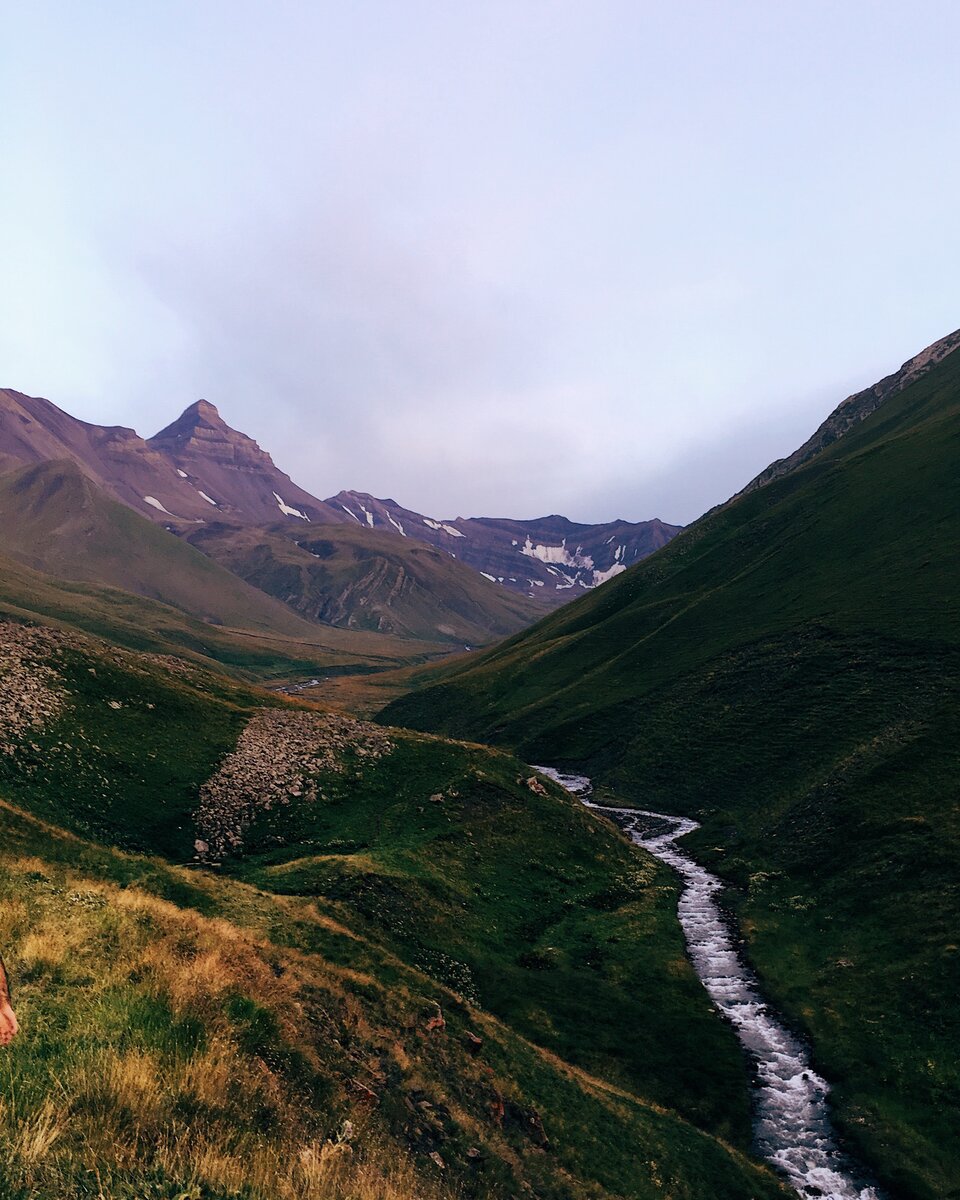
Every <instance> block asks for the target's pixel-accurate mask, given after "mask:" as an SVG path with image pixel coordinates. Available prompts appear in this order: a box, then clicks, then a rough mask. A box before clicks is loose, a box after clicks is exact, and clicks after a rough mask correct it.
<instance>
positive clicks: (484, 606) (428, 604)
mask: <svg viewBox="0 0 960 1200" xmlns="http://www.w3.org/2000/svg"><path fill="white" fill-rule="evenodd" d="M187 536H188V540H189V541H190V543H191V544H192V545H194V546H196V547H197V549H199V550H202V551H203V553H204V554H207V555H209V556H210V558H212V559H214V560H215V561H216V562H218V563H220V564H221V565H222V566H224V567H226V568H227V570H229V571H232V572H233V573H234V574H235V575H238V576H239V577H240V578H241V579H245V580H247V581H248V582H249V583H251V584H253V585H254V586H255V587H258V588H260V589H261V590H262V591H264V592H267V593H268V594H269V595H271V596H275V597H276V598H277V599H278V600H282V601H284V602H285V603H286V604H288V605H290V607H291V608H293V609H294V610H295V611H296V612H298V613H300V614H302V615H303V616H304V617H306V618H307V619H308V620H311V621H320V622H323V623H324V624H329V625H337V626H340V627H342V628H345V629H368V630H375V631H377V632H379V633H390V634H394V635H397V636H399V637H405V638H409V637H414V638H421V639H425V640H431V641H444V642H452V643H454V644H456V645H458V646H463V645H469V646H476V645H483V644H486V643H489V642H491V641H493V640H495V639H496V638H499V637H506V636H507V635H509V634H511V633H516V632H517V630H519V629H523V628H524V627H525V626H527V625H529V624H530V623H531V622H532V621H534V620H536V618H537V617H538V616H539V614H540V609H539V608H538V606H537V605H536V604H535V603H534V602H533V601H532V600H530V599H528V598H527V597H525V596H520V595H515V594H512V593H511V592H508V591H506V590H505V589H503V588H500V587H498V586H497V585H496V584H495V583H491V582H489V581H488V580H486V579H484V578H482V577H481V575H480V574H478V573H477V572H475V571H472V570H470V569H469V568H467V567H465V566H463V565H462V564H461V563H459V562H457V561H456V560H455V559H453V558H451V557H450V555H448V554H446V553H444V552H443V551H441V550H437V549H435V548H434V547H432V546H426V545H423V544H421V543H419V542H416V541H413V540H410V541H406V540H402V539H401V538H399V537H397V536H390V535H389V534H384V533H380V532H378V531H375V530H373V529H359V528H357V527H356V526H353V527H351V526H347V525H327V526H324V527H323V528H322V529H318V528H311V527H309V526H304V527H302V528H300V529H294V528H291V527H290V526H289V525H286V524H277V525H273V526H271V527H269V528H259V529H249V528H239V527H236V526H229V525H223V524H217V525H204V526H200V527H198V528H196V529H193V530H190V531H188V534H187Z"/></svg>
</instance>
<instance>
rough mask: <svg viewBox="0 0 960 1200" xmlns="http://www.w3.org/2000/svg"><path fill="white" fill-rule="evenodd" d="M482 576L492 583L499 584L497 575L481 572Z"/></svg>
mask: <svg viewBox="0 0 960 1200" xmlns="http://www.w3.org/2000/svg"><path fill="white" fill-rule="evenodd" d="M480 574H481V575H482V576H483V577H484V579H489V580H490V582H491V583H496V582H497V577H496V575H488V574H487V573H486V571H481V572H480Z"/></svg>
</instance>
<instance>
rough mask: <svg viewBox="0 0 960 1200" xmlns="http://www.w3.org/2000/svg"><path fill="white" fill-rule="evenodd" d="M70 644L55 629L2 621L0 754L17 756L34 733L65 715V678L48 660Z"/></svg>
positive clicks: (0, 641) (0, 636) (0, 628)
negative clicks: (24, 742)
mask: <svg viewBox="0 0 960 1200" xmlns="http://www.w3.org/2000/svg"><path fill="white" fill-rule="evenodd" d="M67 645H69V638H68V637H67V635H66V634H63V633H60V632H58V631H57V630H55V629H41V628H39V627H36V626H31V625H19V624H17V623H16V622H15V621H0V755H7V756H10V755H12V754H14V753H15V752H16V751H17V749H18V748H19V746H20V744H21V743H22V741H23V739H24V738H25V737H27V736H28V735H29V734H30V732H31V731H37V732H39V730H41V729H42V728H43V727H44V726H46V725H49V724H50V723H51V721H55V720H56V719H57V717H59V716H60V714H61V713H62V712H63V710H64V708H65V707H66V698H65V695H64V682H63V678H62V676H61V675H60V674H59V672H58V671H57V670H56V669H55V668H54V667H52V666H50V665H49V661H48V660H49V659H51V658H56V657H57V656H58V655H59V654H60V653H61V652H62V649H63V647H65V646H67Z"/></svg>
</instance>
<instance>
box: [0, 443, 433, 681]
mask: <svg viewBox="0 0 960 1200" xmlns="http://www.w3.org/2000/svg"><path fill="white" fill-rule="evenodd" d="M0 615H8V616H14V617H22V618H32V619H36V620H41V621H43V622H45V623H50V624H55V625H61V626H67V627H72V628H75V629H79V630H84V631H86V632H88V633H91V634H95V635H99V636H102V637H106V638H108V639H109V640H111V641H113V642H115V643H117V644H119V645H122V646H127V647H129V648H131V649H138V650H147V651H153V652H158V653H166V654H171V653H172V654H177V655H182V656H186V657H188V658H190V659H193V660H195V661H198V662H204V663H206V664H207V665H208V666H209V665H212V664H213V663H217V664H220V665H221V666H222V667H224V668H226V669H228V670H230V671H231V672H234V673H236V674H239V675H241V676H245V677H247V678H261V679H272V678H286V677H289V676H297V675H299V676H303V675H305V674H310V675H313V674H327V673H334V674H335V673H337V672H340V671H344V670H349V671H354V672H356V671H361V672H364V671H382V670H385V669H388V668H393V667H398V666H405V665H408V664H410V663H417V662H423V661H424V660H425V659H427V658H429V657H431V656H433V657H435V656H437V655H439V654H442V653H444V647H443V646H442V645H438V643H437V642H436V641H433V642H417V641H414V640H407V641H401V640H400V639H398V638H393V637H389V636H386V635H382V634H377V633H368V632H365V631H362V630H342V629H335V628H331V627H326V626H321V625H315V624H312V623H311V622H309V621H306V620H303V619H301V618H299V617H298V616H297V615H296V614H295V613H293V612H291V611H290V609H289V608H287V607H286V606H285V605H283V604H281V603H279V602H277V601H276V600H274V599H272V598H270V597H269V596H265V595H263V593H262V592H260V591H258V590H257V589H256V588H254V587H251V586H249V585H248V584H246V583H244V582H243V581H242V580H240V579H237V578H236V577H235V576H233V575H231V574H230V573H229V571H226V570H224V569H223V568H222V567H220V566H218V565H217V564H216V563H214V562H211V561H210V560H209V559H208V558H206V557H205V556H204V555H203V554H201V553H200V552H199V551H197V550H194V549H193V548H192V547H190V546H188V545H186V544H185V543H184V542H182V541H181V540H180V539H178V538H176V537H174V536H172V535H171V534H169V533H168V532H167V531H166V530H164V529H161V528H159V527H158V526H156V525H154V524H153V523H152V522H150V521H148V520H146V519H145V518H144V517H141V516H139V515H138V514H137V513H135V512H133V511H132V510H131V509H129V508H127V507H125V506H124V505H122V504H118V503H116V502H115V501H113V500H110V499H109V498H108V497H107V496H105V495H104V494H103V493H102V492H101V491H100V490H99V489H98V488H97V487H96V485H94V484H92V483H91V482H90V481H89V480H88V479H87V478H86V477H85V476H83V475H82V474H81V473H80V471H79V470H78V468H76V467H75V466H73V465H72V464H70V463H66V464H64V463H53V462H50V463H41V464H38V465H36V466H32V467H26V468H21V469H18V470H16V471H13V472H10V473H7V474H5V475H3V476H0Z"/></svg>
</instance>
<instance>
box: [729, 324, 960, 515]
mask: <svg viewBox="0 0 960 1200" xmlns="http://www.w3.org/2000/svg"><path fill="white" fill-rule="evenodd" d="M958 346H960V329H957V330H954V332H953V333H948V334H947V336H946V337H943V338H940V340H939V341H936V342H933V343H932V344H931V345H929V346H927V347H926V349H924V350H921V351H920V353H919V354H915V355H914V356H913V358H909V359H907V361H906V362H905V363H904V364H903V366H902V367H901V368H900V369H899V370H898V371H894V372H893V374H892V375H887V376H885V377H884V378H883V379H881V380H880V382H879V383H875V384H874V385H873V386H872V387H868V388H864V390H863V391H862V392H855V393H854V394H853V395H852V396H848V397H847V398H846V400H844V401H843V402H842V403H841V404H838V405H837V407H836V408H835V409H834V410H833V412H832V413H831V414H830V416H829V417H827V419H826V420H825V421H824V422H823V424H822V425H821V426H820V427H819V429H817V431H816V433H814V434H813V436H812V437H809V438H808V439H807V440H806V441H805V442H804V443H803V445H802V446H800V447H799V449H797V450H794V452H793V453H792V454H791V455H789V456H788V457H787V458H778V459H777V461H776V462H773V463H771V464H770V466H769V467H767V468H766V469H765V470H763V471H761V472H760V474H759V475H757V476H756V478H755V479H751V480H750V482H749V483H748V484H747V486H746V487H745V488H743V489H742V490H741V491H739V492H738V493H737V495H738V496H743V495H746V493H747V492H754V491H756V490H757V488H762V487H765V486H766V485H767V484H768V483H772V482H773V480H774V479H779V478H781V476H783V475H789V474H790V472H791V471H796V470H798V469H799V468H800V467H802V466H803V465H804V464H805V463H808V462H809V461H810V459H812V458H814V457H816V455H818V454H819V453H820V452H821V450H825V449H826V448H827V447H828V446H830V445H832V444H833V443H834V442H835V441H837V440H838V438H842V437H843V436H844V434H846V433H848V432H849V431H850V430H851V429H853V428H854V426H856V425H859V424H860V422H861V421H863V420H865V419H866V418H867V417H869V416H870V414H871V413H874V412H876V411H877V409H878V408H879V407H880V406H881V405H882V404H883V403H885V401H887V400H889V399H890V397H891V396H895V395H897V393H898V392H902V391H903V389H904V388H905V387H908V386H909V385H910V384H911V383H915V382H916V381H917V380H918V379H922V378H923V376H924V375H926V374H927V372H928V371H930V370H931V369H932V368H933V367H935V366H936V365H937V363H940V362H942V361H943V360H944V359H945V358H946V357H947V355H948V354H952V353H953V352H954V350H956V349H957V347H958ZM734 499H736V497H734Z"/></svg>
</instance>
